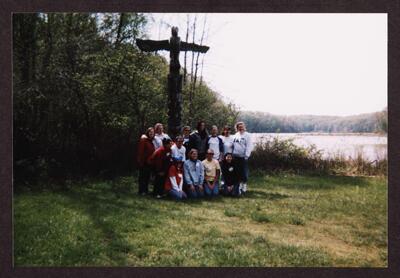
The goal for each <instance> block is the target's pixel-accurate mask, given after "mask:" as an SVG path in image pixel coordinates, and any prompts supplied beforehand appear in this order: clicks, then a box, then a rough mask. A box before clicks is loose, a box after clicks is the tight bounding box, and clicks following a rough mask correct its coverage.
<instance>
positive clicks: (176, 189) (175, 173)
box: [164, 156, 187, 200]
mask: <svg viewBox="0 0 400 278" xmlns="http://www.w3.org/2000/svg"><path fill="white" fill-rule="evenodd" d="M164 189H165V192H167V194H168V195H169V196H171V197H172V198H174V199H175V200H183V199H187V195H186V193H185V192H184V191H183V160H182V157H180V156H179V157H173V163H172V165H171V166H170V167H169V170H168V176H167V178H166V179H165V184H164Z"/></svg>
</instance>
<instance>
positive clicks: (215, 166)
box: [202, 149, 221, 197]
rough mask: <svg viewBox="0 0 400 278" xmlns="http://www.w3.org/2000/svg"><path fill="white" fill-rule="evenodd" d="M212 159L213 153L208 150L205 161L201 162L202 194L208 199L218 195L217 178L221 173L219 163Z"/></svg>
mask: <svg viewBox="0 0 400 278" xmlns="http://www.w3.org/2000/svg"><path fill="white" fill-rule="evenodd" d="M213 157H214V151H213V150H212V149H208V150H207V152H206V159H204V160H203V161H202V164H203V166H204V193H205V194H206V196H209V197H212V196H217V195H218V191H219V189H218V185H219V176H220V173H221V167H220V166H219V162H218V160H216V159H214V158H213Z"/></svg>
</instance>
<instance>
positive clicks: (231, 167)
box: [221, 153, 239, 196]
mask: <svg viewBox="0 0 400 278" xmlns="http://www.w3.org/2000/svg"><path fill="white" fill-rule="evenodd" d="M221 171H222V182H221V183H223V194H224V195H225V196H239V171H238V168H237V166H236V165H235V163H234V161H233V156H232V154H231V153H226V154H225V156H224V161H223V162H222V163H221Z"/></svg>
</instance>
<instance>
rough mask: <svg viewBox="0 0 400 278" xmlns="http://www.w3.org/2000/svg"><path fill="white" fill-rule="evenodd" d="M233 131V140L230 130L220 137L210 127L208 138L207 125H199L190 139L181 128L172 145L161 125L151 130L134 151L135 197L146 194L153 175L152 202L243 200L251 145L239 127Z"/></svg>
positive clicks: (227, 128) (244, 132)
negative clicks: (222, 197) (165, 199)
mask: <svg viewBox="0 0 400 278" xmlns="http://www.w3.org/2000/svg"><path fill="white" fill-rule="evenodd" d="M235 129H236V133H235V134H234V135H231V129H230V127H229V126H225V127H224V128H223V129H222V134H221V135H218V127H217V126H215V125H213V126H212V127H211V130H210V134H209V133H208V131H207V129H206V123H205V122H204V121H200V122H198V124H197V129H196V130H195V131H193V132H192V133H191V128H190V127H189V126H185V127H184V128H183V129H182V134H181V135H178V136H177V137H176V138H175V140H172V139H171V138H170V137H169V136H168V135H167V134H166V133H164V128H163V125H162V124H161V123H157V124H156V125H155V126H154V128H153V127H149V128H148V129H147V131H146V133H145V134H143V135H142V136H141V138H140V141H139V145H138V157H137V162H138V166H139V194H141V195H146V194H148V193H149V182H150V178H151V176H152V175H154V189H153V195H154V196H155V197H156V198H161V197H162V196H164V195H169V196H171V197H173V198H175V199H176V200H182V199H186V198H201V197H204V196H209V197H212V196H217V195H218V194H220V193H222V194H223V195H226V196H237V197H238V196H240V195H242V194H245V193H246V191H247V180H248V175H249V169H248V159H249V157H250V155H251V152H252V150H253V144H252V139H251V135H250V134H249V133H248V132H247V131H246V126H245V124H244V123H243V122H238V123H236V125H235Z"/></svg>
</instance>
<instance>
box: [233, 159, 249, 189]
mask: <svg viewBox="0 0 400 278" xmlns="http://www.w3.org/2000/svg"><path fill="white" fill-rule="evenodd" d="M234 160H235V161H236V163H237V166H238V168H239V177H240V181H241V182H243V183H247V180H248V179H249V163H248V160H246V159H244V157H237V156H235V157H234Z"/></svg>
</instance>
